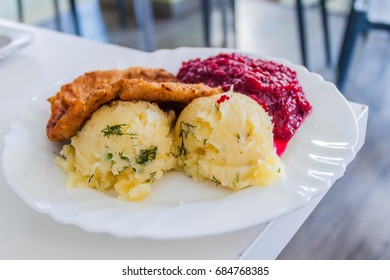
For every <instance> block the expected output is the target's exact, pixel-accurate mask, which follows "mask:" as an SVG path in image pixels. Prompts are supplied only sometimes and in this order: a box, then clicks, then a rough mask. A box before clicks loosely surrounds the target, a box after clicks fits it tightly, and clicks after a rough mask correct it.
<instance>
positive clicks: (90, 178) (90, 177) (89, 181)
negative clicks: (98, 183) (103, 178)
mask: <svg viewBox="0 0 390 280" xmlns="http://www.w3.org/2000/svg"><path fill="white" fill-rule="evenodd" d="M93 175H95V174H92V175H91V176H89V179H88V183H91V180H92V178H93Z"/></svg>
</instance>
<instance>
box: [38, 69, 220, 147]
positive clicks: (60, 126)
mask: <svg viewBox="0 0 390 280" xmlns="http://www.w3.org/2000/svg"><path fill="white" fill-rule="evenodd" d="M221 92H222V89H221V88H211V87H208V86H206V85H204V84H183V83H179V82H177V80H176V77H175V76H174V75H173V74H171V73H169V72H167V71H165V70H163V69H154V68H142V67H132V68H128V69H126V70H122V71H121V70H107V71H94V72H88V73H86V74H84V75H82V76H80V77H78V78H77V79H75V80H74V81H73V82H71V83H69V84H66V85H64V86H62V87H61V90H60V91H59V92H58V93H57V94H56V95H55V96H53V97H50V98H49V99H48V101H49V102H50V103H51V116H50V119H49V121H48V123H47V126H46V133H47V137H48V138H49V139H50V140H52V141H56V142H60V141H64V140H68V139H70V138H71V137H73V136H74V135H75V134H76V133H77V132H78V131H79V130H80V129H81V128H82V126H83V125H84V123H85V122H86V120H87V119H88V118H89V116H90V115H91V114H92V113H93V112H95V111H96V110H97V109H98V108H99V107H100V106H102V105H104V104H106V103H108V102H110V101H112V100H115V99H120V100H124V101H130V100H143V101H149V102H157V103H158V102H177V103H182V104H183V103H184V104H186V103H189V102H190V101H191V100H192V99H194V98H197V97H202V96H210V95H214V94H218V93H221Z"/></svg>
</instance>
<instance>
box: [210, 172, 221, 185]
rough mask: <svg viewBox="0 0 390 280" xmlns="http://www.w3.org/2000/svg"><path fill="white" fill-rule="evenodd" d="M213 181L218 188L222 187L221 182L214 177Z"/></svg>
mask: <svg viewBox="0 0 390 280" xmlns="http://www.w3.org/2000/svg"><path fill="white" fill-rule="evenodd" d="M211 181H213V182H214V183H215V185H216V186H217V187H218V186H219V185H221V181H220V180H218V179H217V178H215V176H214V175H213V178H212V179H211Z"/></svg>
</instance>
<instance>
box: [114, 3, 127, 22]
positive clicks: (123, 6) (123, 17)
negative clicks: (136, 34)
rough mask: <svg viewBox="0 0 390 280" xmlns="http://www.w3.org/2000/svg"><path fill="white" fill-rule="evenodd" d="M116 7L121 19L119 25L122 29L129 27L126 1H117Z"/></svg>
mask: <svg viewBox="0 0 390 280" xmlns="http://www.w3.org/2000/svg"><path fill="white" fill-rule="evenodd" d="M116 7H117V9H118V10H117V11H118V17H119V25H120V27H122V28H125V27H126V26H127V13H126V11H127V10H126V3H125V0H116Z"/></svg>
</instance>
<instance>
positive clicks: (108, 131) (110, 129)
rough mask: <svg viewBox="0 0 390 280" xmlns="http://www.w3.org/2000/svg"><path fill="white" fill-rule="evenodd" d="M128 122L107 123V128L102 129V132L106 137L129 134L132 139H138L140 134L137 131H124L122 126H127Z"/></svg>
mask: <svg viewBox="0 0 390 280" xmlns="http://www.w3.org/2000/svg"><path fill="white" fill-rule="evenodd" d="M125 125H126V124H124V123H122V124H115V125H111V126H109V125H107V126H106V128H104V129H102V130H101V131H102V133H103V136H104V137H107V138H110V136H111V135H117V136H121V135H129V136H130V139H138V134H137V133H123V131H122V127H123V126H125Z"/></svg>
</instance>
